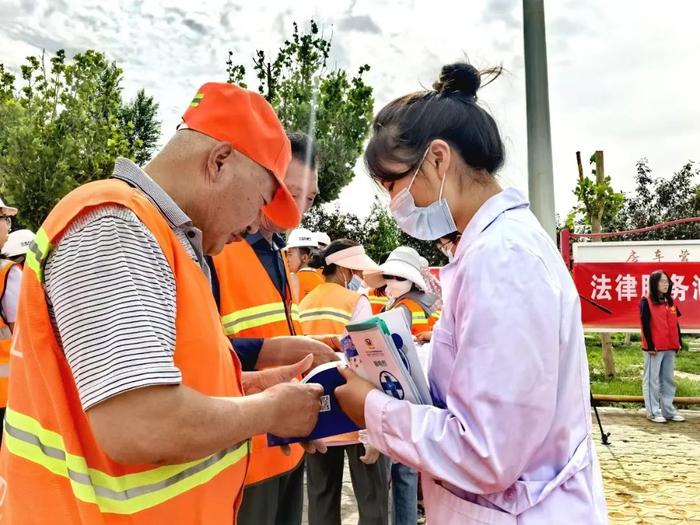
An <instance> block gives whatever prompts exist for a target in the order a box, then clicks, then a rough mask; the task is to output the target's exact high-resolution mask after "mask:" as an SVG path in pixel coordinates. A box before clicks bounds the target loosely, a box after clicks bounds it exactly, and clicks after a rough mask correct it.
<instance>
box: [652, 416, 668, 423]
mask: <svg viewBox="0 0 700 525" xmlns="http://www.w3.org/2000/svg"><path fill="white" fill-rule="evenodd" d="M647 419H648V420H649V421H651V422H652V423H666V418H665V417H663V416H655V417H651V416H647Z"/></svg>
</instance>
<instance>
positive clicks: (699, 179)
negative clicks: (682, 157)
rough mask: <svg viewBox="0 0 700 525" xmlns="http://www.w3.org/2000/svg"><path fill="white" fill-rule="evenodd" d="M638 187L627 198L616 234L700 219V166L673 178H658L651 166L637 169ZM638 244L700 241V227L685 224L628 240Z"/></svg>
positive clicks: (617, 220)
mask: <svg viewBox="0 0 700 525" xmlns="http://www.w3.org/2000/svg"><path fill="white" fill-rule="evenodd" d="M636 169H637V174H636V177H635V179H636V187H635V189H634V191H632V192H631V193H629V194H626V195H625V199H624V202H623V204H622V207H621V208H620V211H619V213H618V214H617V217H616V218H615V220H614V221H613V222H612V224H611V225H610V226H611V229H612V230H617V231H619V230H636V229H639V228H645V227H647V226H652V225H654V224H659V223H662V222H669V221H673V220H676V219H682V218H685V217H700V166H697V165H696V164H695V163H693V162H687V163H686V164H684V165H683V166H682V167H681V169H680V170H678V171H677V172H675V173H674V174H673V175H672V176H671V177H670V178H668V177H661V176H656V177H654V175H653V173H652V170H651V168H650V167H649V162H648V161H647V159H646V158H642V159H640V160H639V161H638V162H637V165H636ZM628 238H629V239H635V240H674V239H697V238H698V224H697V223H691V224H683V225H679V226H673V227H670V228H664V229H661V230H655V231H652V232H648V233H643V234H638V235H634V236H630V237H628Z"/></svg>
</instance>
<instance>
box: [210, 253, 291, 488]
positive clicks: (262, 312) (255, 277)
mask: <svg viewBox="0 0 700 525" xmlns="http://www.w3.org/2000/svg"><path fill="white" fill-rule="evenodd" d="M282 259H283V261H284V257H283V258H282ZM213 260H214V270H215V271H216V276H217V279H218V280H219V304H220V306H219V313H220V314H221V320H222V323H223V326H224V331H225V332H226V335H228V336H229V337H260V338H266V337H277V336H283V335H297V334H301V326H300V325H299V307H298V305H297V304H296V303H295V302H294V301H293V299H292V294H291V291H290V287H289V285H288V286H287V290H286V293H285V297H281V296H280V293H279V291H278V290H277V288H276V287H275V285H274V283H273V282H272V279H270V276H269V275H268V273H267V271H266V270H265V267H264V266H263V265H262V263H261V262H260V259H258V256H257V255H256V253H255V250H253V248H252V247H251V246H250V244H248V243H247V242H246V241H241V242H235V243H231V244H229V245H227V246H226V247H225V248H224V249H223V251H222V252H221V253H220V254H219V255H217V256H215V257H214V258H213ZM284 264H285V271H286V274H287V283H289V271H288V270H287V266H286V261H285V262H284ZM291 449H292V452H291V454H290V455H289V456H286V455H285V454H284V453H282V449H281V448H280V447H268V446H267V436H266V435H260V436H255V437H254V438H253V452H252V455H251V460H250V467H249V468H248V474H247V476H246V480H245V484H246V486H249V485H254V484H256V483H260V482H261V481H265V480H267V479H270V478H274V477H276V476H279V475H281V474H285V473H287V472H290V471H291V470H294V469H295V468H296V467H297V466H298V465H299V463H300V462H301V460H302V458H303V457H304V450H303V449H302V448H301V445H292V446H291Z"/></svg>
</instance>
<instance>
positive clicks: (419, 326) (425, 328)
mask: <svg viewBox="0 0 700 525" xmlns="http://www.w3.org/2000/svg"><path fill="white" fill-rule="evenodd" d="M400 306H403V307H405V308H408V310H409V311H410V312H411V333H412V334H413V335H418V334H420V333H423V332H431V331H432V330H433V326H435V323H436V322H437V320H438V319H439V318H440V313H439V312H434V313H430V312H428V311H426V310H425V309H424V308H423V306H421V305H420V304H419V303H418V302H416V301H414V300H413V299H409V298H407V297H404V298H401V299H399V300H398V301H397V302H396V303H395V304H394V305H393V306H392V307H391V308H392V309H394V308H398V307H400Z"/></svg>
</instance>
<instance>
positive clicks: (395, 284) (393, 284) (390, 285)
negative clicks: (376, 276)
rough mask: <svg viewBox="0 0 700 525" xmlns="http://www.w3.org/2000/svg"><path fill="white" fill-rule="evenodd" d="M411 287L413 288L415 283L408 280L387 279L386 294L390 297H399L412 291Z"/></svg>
mask: <svg viewBox="0 0 700 525" xmlns="http://www.w3.org/2000/svg"><path fill="white" fill-rule="evenodd" d="M411 288H413V283H412V282H411V281H408V280H406V281H397V280H396V279H387V281H386V295H387V297H388V298H389V299H398V298H399V297H401V296H403V295H406V294H407V293H408V292H410V291H411Z"/></svg>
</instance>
